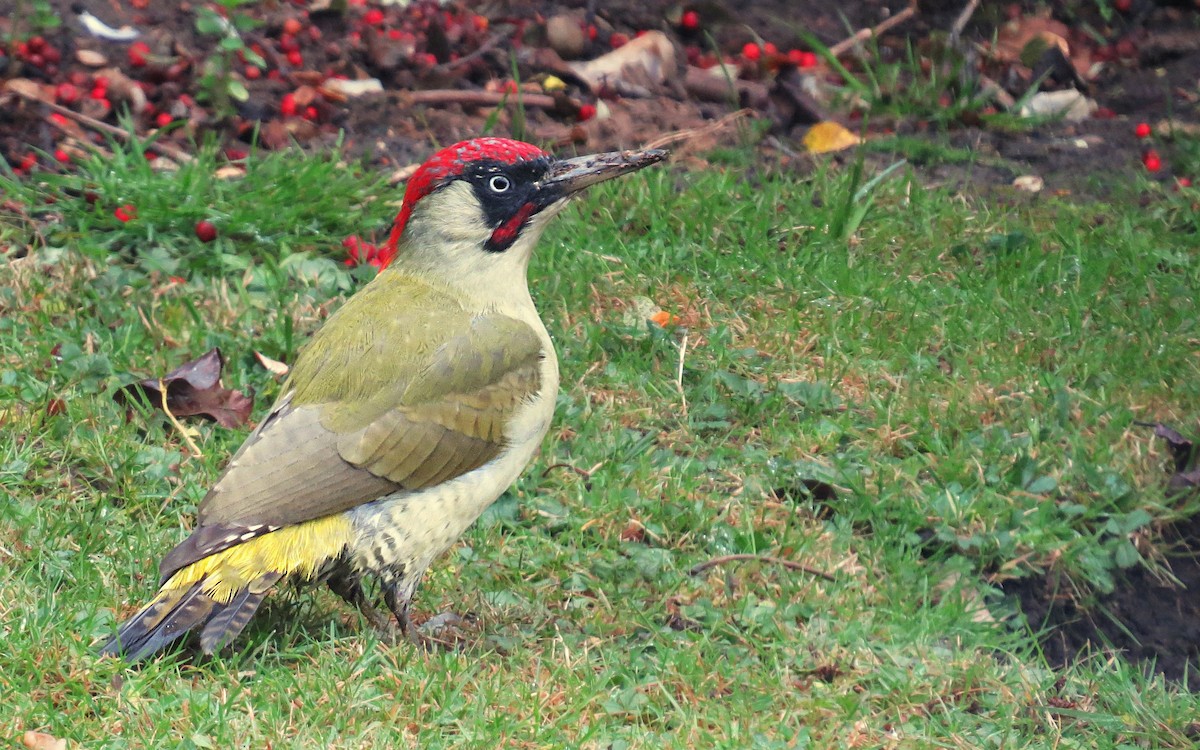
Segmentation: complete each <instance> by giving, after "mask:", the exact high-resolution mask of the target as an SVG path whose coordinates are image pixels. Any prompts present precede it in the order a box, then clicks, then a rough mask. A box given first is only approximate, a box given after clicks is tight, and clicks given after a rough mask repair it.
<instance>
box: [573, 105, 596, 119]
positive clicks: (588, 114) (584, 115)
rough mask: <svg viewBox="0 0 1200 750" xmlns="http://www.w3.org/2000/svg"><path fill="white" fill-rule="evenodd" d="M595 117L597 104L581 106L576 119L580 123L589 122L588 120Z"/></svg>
mask: <svg viewBox="0 0 1200 750" xmlns="http://www.w3.org/2000/svg"><path fill="white" fill-rule="evenodd" d="M595 116H596V105H595V104H581V105H579V113H578V114H577V115H576V119H578V120H579V121H580V122H587V121H588V120H590V119H592V118H593V117H595Z"/></svg>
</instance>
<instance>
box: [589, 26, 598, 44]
mask: <svg viewBox="0 0 1200 750" xmlns="http://www.w3.org/2000/svg"><path fill="white" fill-rule="evenodd" d="M599 33H600V32H599V31H597V30H596V24H594V23H590V24H588V27H587V35H588V41H592V42H594V41H596V35H597V34H599Z"/></svg>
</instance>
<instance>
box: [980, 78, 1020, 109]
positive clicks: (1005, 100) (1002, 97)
mask: <svg viewBox="0 0 1200 750" xmlns="http://www.w3.org/2000/svg"><path fill="white" fill-rule="evenodd" d="M978 80H979V90H980V91H981V92H983V94H985V95H986V96H990V97H992V98H993V99H995V100H996V103H997V104H999V105H1000V106H1001V107H1004V108H1005V109H1012V108H1013V107H1015V106H1017V100H1016V99H1014V98H1013V95H1012V94H1010V93H1008V92H1007V91H1005V90H1004V89H1003V88H1002V87H1001V86H1000V84H998V83H996V82H995V81H993V80H992V79H991V78H988V77H987V76H985V75H983V74H982V73H981V74H979V76H978Z"/></svg>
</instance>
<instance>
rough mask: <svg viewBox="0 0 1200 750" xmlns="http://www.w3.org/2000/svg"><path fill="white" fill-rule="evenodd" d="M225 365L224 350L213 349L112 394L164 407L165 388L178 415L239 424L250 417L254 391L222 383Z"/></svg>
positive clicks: (121, 399)
mask: <svg viewBox="0 0 1200 750" xmlns="http://www.w3.org/2000/svg"><path fill="white" fill-rule="evenodd" d="M224 367H225V359H224V357H222V356H221V350H220V349H212V350H210V351H208V352H207V353H205V354H203V355H201V356H200V357H198V358H196V359H194V360H192V361H191V362H187V363H184V364H182V365H180V366H179V367H177V368H175V369H174V370H172V371H171V372H169V373H167V374H166V375H164V376H163V377H162V378H147V379H145V380H142V381H140V382H137V383H130V384H128V385H125V386H122V387H121V388H119V389H118V390H117V391H116V393H114V394H113V400H115V401H116V402H117V403H123V404H128V403H130V402H131V401H132V400H134V399H137V400H139V401H141V403H143V404H145V405H147V406H149V407H150V408H153V409H161V408H162V404H163V388H165V389H166V401H167V408H168V409H170V410H171V413H172V414H174V415H175V416H176V417H191V416H199V417H205V418H207V419H211V420H213V421H215V422H217V423H218V424H220V425H221V426H222V427H228V428H234V427H240V426H242V425H244V424H246V422H247V421H249V419H250V411H251V410H252V409H253V408H254V394H253V393H251V394H250V395H249V396H247V395H245V394H244V393H242V392H241V391H235V390H230V389H228V388H225V387H223V386H222V385H221V370H222V369H223V368H224Z"/></svg>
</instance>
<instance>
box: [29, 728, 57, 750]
mask: <svg viewBox="0 0 1200 750" xmlns="http://www.w3.org/2000/svg"><path fill="white" fill-rule="evenodd" d="M21 742H22V743H23V744H24V745H25V747H27V748H29V750H67V741H66V740H64V739H61V738H59V737H55V736H54V735H52V734H46V733H45V732H34V731H26V732H25V736H24V737H22V738H21Z"/></svg>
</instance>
